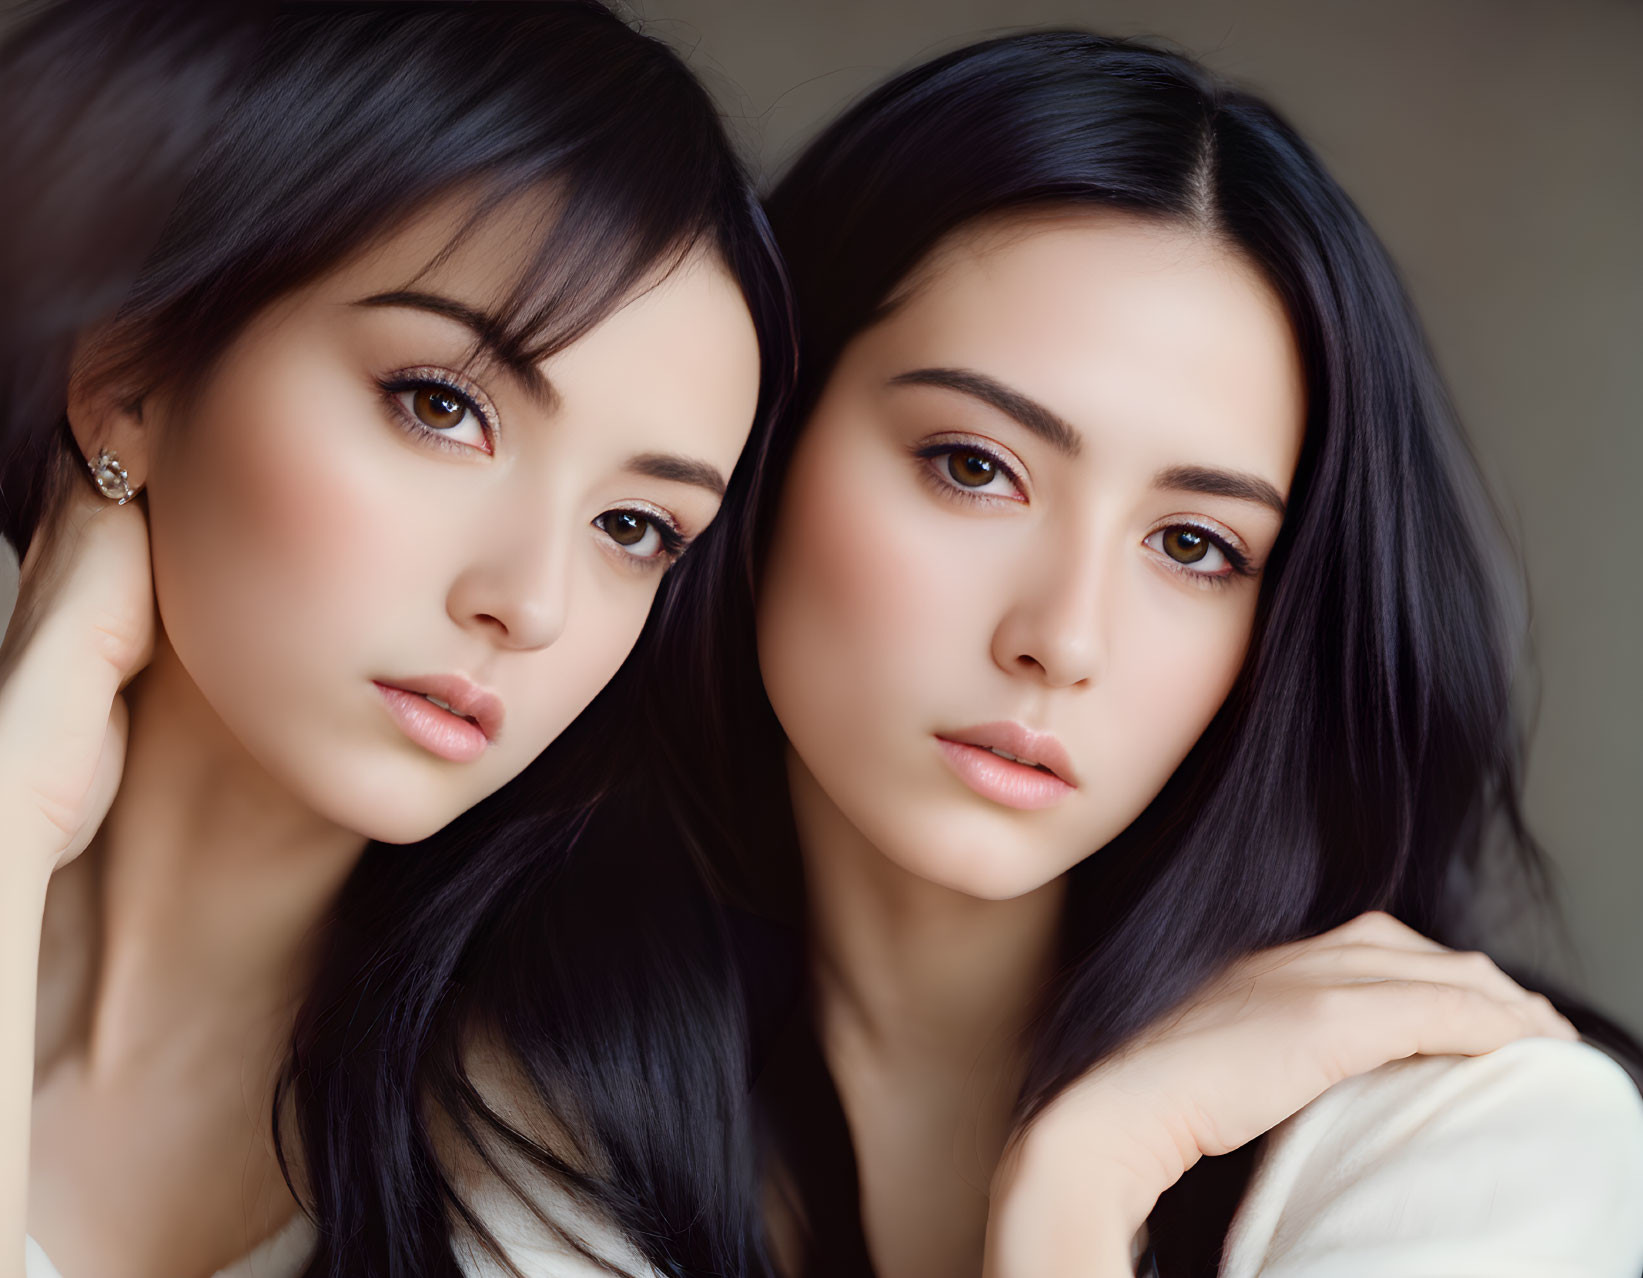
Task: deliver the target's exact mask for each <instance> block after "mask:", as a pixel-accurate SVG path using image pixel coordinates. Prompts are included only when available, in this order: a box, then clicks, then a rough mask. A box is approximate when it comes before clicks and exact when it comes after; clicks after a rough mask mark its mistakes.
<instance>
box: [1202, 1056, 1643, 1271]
mask: <svg viewBox="0 0 1643 1278" xmlns="http://www.w3.org/2000/svg"><path fill="white" fill-rule="evenodd" d="M1640 1271H1643V1096H1640V1095H1639V1092H1638V1088H1637V1086H1636V1085H1635V1084H1634V1083H1633V1081H1632V1079H1631V1078H1630V1076H1629V1075H1628V1074H1627V1073H1626V1072H1625V1070H1623V1069H1622V1068H1621V1067H1620V1065H1619V1064H1617V1063H1616V1062H1615V1061H1614V1060H1613V1059H1611V1058H1610V1057H1609V1056H1607V1055H1605V1054H1604V1053H1603V1052H1601V1051H1599V1050H1598V1049H1596V1048H1594V1047H1590V1046H1587V1045H1586V1044H1583V1043H1568V1042H1563V1041H1560V1040H1556V1039H1546V1038H1535V1039H1523V1040H1520V1041H1519V1042H1516V1043H1512V1044H1510V1045H1509V1046H1507V1047H1503V1048H1501V1049H1500V1050H1499V1051H1496V1052H1491V1053H1489V1054H1487V1055H1485V1056H1475V1057H1467V1056H1430V1057H1413V1058H1411V1059H1409V1060H1404V1061H1394V1062H1392V1063H1391V1064H1388V1065H1383V1066H1382V1067H1381V1068H1380V1069H1377V1070H1373V1071H1371V1072H1370V1073H1368V1074H1364V1075H1360V1076H1359V1077H1357V1078H1352V1079H1348V1080H1347V1081H1346V1082H1344V1083H1341V1084H1340V1085H1338V1086H1336V1087H1334V1088H1331V1089H1330V1090H1329V1091H1328V1092H1326V1093H1325V1094H1324V1095H1323V1096H1321V1097H1319V1098H1318V1100H1316V1101H1314V1102H1313V1103H1312V1104H1311V1105H1309V1106H1307V1108H1306V1109H1304V1110H1302V1111H1301V1112H1300V1113H1298V1114H1296V1115H1295V1117H1293V1118H1291V1119H1290V1120H1289V1121H1288V1122H1286V1123H1283V1124H1281V1125H1280V1126H1278V1127H1277V1128H1274V1129H1273V1131H1272V1132H1271V1134H1270V1135H1269V1136H1268V1138H1267V1146H1266V1149H1265V1151H1264V1153H1263V1154H1262V1157H1261V1161H1260V1164H1259V1166H1258V1167H1257V1169H1256V1172H1255V1175H1254V1177H1253V1178H1252V1180H1251V1183H1250V1187H1249V1191H1248V1192H1247V1193H1246V1195H1245V1198H1244V1201H1243V1203H1242V1205H1241V1206H1240V1209H1239V1212H1238V1216H1237V1218H1236V1219H1235V1221H1234V1222H1233V1228H1232V1232H1231V1233H1230V1234H1229V1236H1228V1241H1227V1250H1226V1253H1225V1259H1224V1264H1223V1268H1222V1278H1254V1276H1255V1275H1261V1278H1303V1276H1304V1278H1354V1276H1356V1275H1363V1276H1364V1278H1370V1276H1371V1275H1373V1276H1374V1278H1400V1276H1403V1275H1410V1276H1413V1275H1417V1274H1420V1275H1427V1274H1439V1273H1441V1274H1455V1275H1462V1274H1476V1275H1490V1278H1515V1276H1518V1275H1521V1276H1522V1278H1530V1276H1531V1275H1534V1276H1535V1278H1554V1276H1556V1278H1638V1275H1639V1273H1640Z"/></svg>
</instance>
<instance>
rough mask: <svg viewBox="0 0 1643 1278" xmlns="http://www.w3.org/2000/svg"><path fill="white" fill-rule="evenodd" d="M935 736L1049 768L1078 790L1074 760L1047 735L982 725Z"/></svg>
mask: <svg viewBox="0 0 1643 1278" xmlns="http://www.w3.org/2000/svg"><path fill="white" fill-rule="evenodd" d="M936 735H937V736H939V737H941V738H943V739H944V740H947V741H956V742H958V744H960V745H972V746H980V747H981V748H982V749H984V750H1003V751H1004V752H1005V753H1006V754H1013V755H1014V756H1015V757H1016V758H1018V759H1021V760H1023V761H1024V762H1027V763H1036V764H1038V765H1039V766H1041V767H1045V768H1048V769H1049V770H1050V771H1051V772H1053V773H1055V775H1056V776H1058V777H1060V778H1061V779H1062V780H1063V781H1065V782H1066V783H1067V784H1068V785H1070V786H1072V787H1074V788H1075V789H1076V788H1077V786H1078V778H1077V777H1076V776H1074V775H1073V765H1072V760H1071V759H1070V758H1068V757H1067V752H1066V750H1065V749H1063V748H1062V745H1061V742H1059V741H1057V740H1056V739H1055V737H1054V736H1053V735H1051V734H1050V733H1048V732H1034V731H1033V730H1032V729H1031V728H1027V727H1023V726H1022V725H1021V724H1019V723H1014V722H1004V723H983V724H978V725H977V726H975V727H973V728H961V729H959V730H958V731H957V732H938V733H937V734H936Z"/></svg>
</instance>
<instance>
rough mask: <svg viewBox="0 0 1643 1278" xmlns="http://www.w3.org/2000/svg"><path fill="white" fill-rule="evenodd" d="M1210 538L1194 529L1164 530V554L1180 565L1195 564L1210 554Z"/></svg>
mask: <svg viewBox="0 0 1643 1278" xmlns="http://www.w3.org/2000/svg"><path fill="white" fill-rule="evenodd" d="M1209 545H1210V542H1209V538H1208V537H1206V536H1204V534H1203V533H1201V532H1198V531H1197V530H1196V529H1192V528H1168V529H1165V530H1164V553H1165V554H1166V555H1168V556H1169V557H1170V558H1171V559H1173V560H1175V562H1176V563H1178V564H1195V563H1197V562H1198V561H1199V560H1200V559H1202V558H1203V557H1204V556H1205V555H1207V554H1209Z"/></svg>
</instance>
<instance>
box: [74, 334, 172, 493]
mask: <svg viewBox="0 0 1643 1278" xmlns="http://www.w3.org/2000/svg"><path fill="white" fill-rule="evenodd" d="M107 339H108V330H107V329H106V328H97V329H93V330H90V331H88V332H85V333H82V334H81V335H80V336H79V338H77V339H76V341H75V343H74V354H73V357H72V360H71V362H70V364H69V379H68V424H69V429H70V430H71V431H73V432H74V441H75V443H76V444H78V445H79V448H80V456H81V457H82V458H84V459H85V460H86V461H88V462H89V461H90V460H91V459H92V458H94V457H96V456H97V454H98V453H99V452H101V451H102V450H103V449H105V448H106V449H107V450H108V451H109V452H111V453H113V454H114V455H115V457H116V458H117V459H118V460H119V462H120V464H121V465H122V466H124V467H125V470H126V477H127V480H128V482H129V483H130V484H131V487H132V488H133V489H134V490H135V489H140V488H142V487H143V486H144V485H145V484H146V483H147V482H148V463H149V453H150V451H151V449H152V446H153V430H152V429H151V426H150V424H148V423H145V422H144V421H143V400H142V396H141V394H140V393H139V392H137V391H135V390H133V389H132V388H131V387H129V386H125V385H122V384H121V382H120V380H119V379H117V378H113V377H110V376H108V375H107V373H108V363H109V359H108V356H109V349H108V340H107Z"/></svg>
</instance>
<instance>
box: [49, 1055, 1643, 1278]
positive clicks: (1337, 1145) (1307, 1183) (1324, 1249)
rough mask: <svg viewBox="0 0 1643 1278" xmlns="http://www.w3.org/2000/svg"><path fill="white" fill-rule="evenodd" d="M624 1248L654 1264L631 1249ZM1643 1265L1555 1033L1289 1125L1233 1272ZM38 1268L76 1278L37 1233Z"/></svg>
mask: <svg viewBox="0 0 1643 1278" xmlns="http://www.w3.org/2000/svg"><path fill="white" fill-rule="evenodd" d="M469 1201H470V1202H471V1203H472V1204H473V1206H475V1208H476V1209H478V1211H479V1213H480V1215H481V1217H482V1218H483V1219H485V1221H486V1222H487V1224H489V1225H490V1226H491V1228H492V1229H493V1230H494V1231H495V1232H496V1234H497V1236H498V1240H499V1241H500V1242H501V1243H502V1244H503V1246H504V1247H505V1248H506V1249H507V1250H508V1252H509V1255H510V1257H511V1258H512V1259H513V1261H514V1263H515V1264H517V1265H518V1267H519V1269H520V1271H521V1272H522V1273H524V1274H527V1275H529V1276H530V1278H571V1276H572V1275H575V1276H576V1278H581V1275H584V1274H587V1275H592V1274H596V1273H601V1272H603V1271H601V1270H599V1269H597V1268H596V1267H594V1266H591V1265H589V1264H588V1262H587V1261H585V1260H584V1259H582V1258H581V1257H579V1256H576V1255H574V1254H572V1253H569V1252H567V1251H566V1250H565V1249H564V1248H562V1247H561V1246H559V1245H558V1244H557V1243H555V1242H554V1241H553V1240H551V1239H546V1238H544V1237H543V1236H542V1234H543V1231H542V1229H541V1228H540V1226H539V1225H537V1223H536V1221H535V1218H534V1217H533V1216H532V1215H531V1214H530V1213H529V1212H528V1211H526V1210H525V1209H524V1208H522V1207H521V1206H520V1205H519V1204H518V1203H517V1202H515V1201H513V1200H512V1199H511V1198H509V1197H508V1196H507V1195H506V1193H505V1191H501V1190H500V1189H497V1190H495V1192H488V1193H487V1194H485V1195H483V1196H481V1195H478V1194H474V1195H472V1196H471V1197H470V1199H469ZM549 1205H552V1204H549ZM578 1223H579V1225H580V1223H581V1222H578ZM588 1236H589V1237H590V1241H591V1240H592V1239H593V1238H597V1237H599V1235H598V1234H597V1232H596V1231H594V1232H590V1234H589V1235H588ZM606 1239H607V1240H608V1241H610V1242H611V1244H612V1245H613V1246H617V1244H616V1240H614V1239H609V1238H608V1235H606ZM312 1245H313V1235H312V1232H311V1228H310V1226H309V1225H308V1222H307V1221H306V1220H305V1219H303V1218H301V1217H299V1218H298V1219H297V1220H295V1221H293V1222H292V1224H291V1226H290V1227H288V1228H287V1229H286V1230H285V1231H284V1232H282V1233H280V1234H279V1235H276V1236H275V1237H274V1238H271V1239H269V1240H268V1241H267V1242H266V1243H264V1244H263V1245H262V1246H261V1247H258V1248H257V1249H256V1251H254V1252H253V1253H251V1255H249V1256H247V1257H245V1258H244V1259H243V1260H241V1261H239V1262H238V1263H237V1264H234V1265H232V1266H230V1267H229V1268H227V1269H224V1270H222V1271H220V1273H219V1274H218V1275H217V1278H294V1275H296V1274H297V1273H299V1272H300V1271H301V1269H302V1265H303V1262H304V1261H305V1260H306V1258H307V1255H308V1252H309V1249H310V1248H311V1247H312ZM601 1245H603V1241H602V1242H601ZM611 1254H612V1255H613V1258H617V1259H618V1261H619V1263H623V1264H624V1266H625V1267H630V1269H631V1270H632V1271H634V1272H640V1273H642V1272H644V1266H643V1264H642V1263H639V1262H638V1261H637V1257H635V1256H634V1255H633V1254H632V1253H631V1252H630V1251H628V1250H627V1249H625V1248H620V1247H618V1248H617V1250H616V1251H614V1252H612V1253H611ZM459 1255H460V1256H461V1259H462V1262H463V1272H464V1273H465V1274H468V1275H471V1278H491V1275H492V1274H493V1273H498V1272H501V1271H500V1270H499V1269H496V1268H495V1267H494V1266H493V1264H492V1263H491V1262H488V1261H486V1260H484V1259H482V1258H480V1257H479V1256H478V1254H477V1253H476V1252H475V1251H474V1249H473V1248H472V1247H468V1248H466V1249H465V1250H464V1249H461V1248H459ZM1640 1273H1643V1098H1640V1097H1639V1095H1638V1091H1637V1088H1636V1087H1635V1086H1634V1085H1633V1084H1632V1081H1631V1079H1630V1078H1628V1077H1627V1075H1626V1073H1625V1072H1624V1071H1623V1070H1622V1069H1621V1068H1620V1067H1619V1066H1618V1065H1616V1064H1615V1063H1614V1061H1612V1060H1611V1059H1609V1057H1607V1056H1605V1055H1604V1054H1603V1053H1602V1052H1600V1051H1598V1050H1596V1049H1595V1048H1591V1047H1587V1046H1584V1045H1582V1044H1578V1043H1565V1042H1562V1041H1560V1040H1557V1039H1545V1038H1537V1039H1523V1040H1521V1041H1519V1042H1516V1043H1512V1044H1510V1045H1509V1046H1507V1047H1503V1048H1501V1049H1500V1050H1499V1051H1498V1052H1492V1053H1490V1054H1489V1055H1487V1056H1476V1057H1465V1056H1423V1057H1414V1058H1412V1059H1410V1060H1407V1061H1395V1062H1393V1063H1392V1064H1390V1065H1383V1066H1382V1067H1381V1068H1380V1069H1377V1070H1374V1071H1372V1072H1370V1073H1368V1074H1363V1075H1360V1076H1359V1077H1357V1078H1352V1079H1348V1080H1347V1081H1346V1082H1344V1083H1341V1084H1340V1085H1338V1086H1336V1087H1333V1088H1331V1089H1330V1090H1329V1091H1328V1092H1326V1093H1324V1095H1323V1096H1321V1097H1319V1098H1318V1099H1317V1100H1316V1101H1314V1102H1313V1103H1312V1104H1311V1105H1309V1106H1307V1107H1306V1108H1305V1109H1303V1110H1302V1111H1301V1112H1300V1113H1298V1114H1296V1115H1295V1116H1294V1117H1293V1118H1291V1119H1289V1120H1288V1121H1287V1122H1285V1123H1281V1124H1279V1126H1277V1127H1275V1128H1274V1129H1273V1130H1272V1132H1271V1134H1270V1135H1269V1136H1268V1138H1267V1144H1266V1148H1265V1151H1264V1153H1263V1154H1262V1157H1261V1160H1260V1162H1259V1164H1258V1166H1257V1167H1256V1170H1255V1174H1254V1176H1253V1178H1252V1180H1251V1182H1250V1187H1249V1191H1248V1193H1246V1194H1245V1196H1244V1200H1243V1202H1242V1203H1241V1204H1239V1208H1238V1213H1237V1215H1236V1216H1235V1217H1234V1219H1233V1223H1232V1229H1231V1232H1230V1233H1229V1234H1228V1237H1227V1247H1226V1252H1225V1255H1224V1258H1223V1262H1222V1267H1221V1278H1638V1276H1639V1274H1640ZM27 1278H60V1276H59V1275H58V1273H57V1271H56V1270H55V1269H54V1268H52V1266H51V1262H50V1261H49V1260H47V1259H46V1257H45V1254H44V1253H43V1252H41V1251H40V1250H39V1248H38V1247H36V1246H34V1244H33V1243H32V1241H31V1242H30V1245H29V1254H28V1268H27ZM76 1278H78V1276H76Z"/></svg>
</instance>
